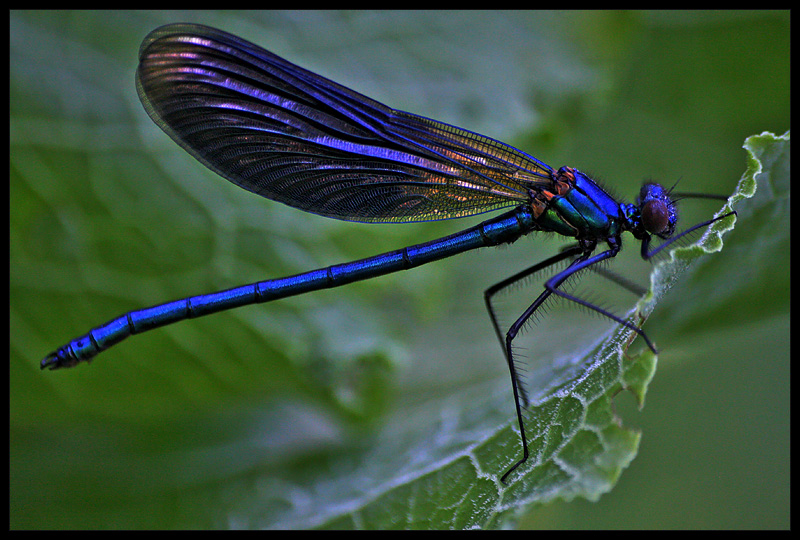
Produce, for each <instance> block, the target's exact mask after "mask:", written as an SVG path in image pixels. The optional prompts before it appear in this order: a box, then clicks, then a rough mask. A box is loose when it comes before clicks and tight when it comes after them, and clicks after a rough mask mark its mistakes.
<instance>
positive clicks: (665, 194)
mask: <svg viewBox="0 0 800 540" xmlns="http://www.w3.org/2000/svg"><path fill="white" fill-rule="evenodd" d="M636 206H637V207H638V208H639V211H640V213H641V223H642V227H643V228H644V230H645V231H647V232H648V233H650V234H655V235H656V236H658V237H660V238H669V237H670V236H672V233H674V232H675V225H676V224H677V223H678V208H677V207H676V206H675V202H674V201H673V200H672V199H671V198H670V192H669V191H667V190H666V189H664V187H663V186H661V185H660V184H655V183H646V184H644V185H642V189H641V191H640V192H639V198H638V199H637V200H636Z"/></svg>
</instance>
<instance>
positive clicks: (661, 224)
mask: <svg viewBox="0 0 800 540" xmlns="http://www.w3.org/2000/svg"><path fill="white" fill-rule="evenodd" d="M642 225H643V226H644V230H646V231H647V232H649V233H650V234H662V233H664V232H665V231H666V230H667V229H668V228H669V208H667V205H666V204H665V203H664V201H661V200H658V199H653V200H650V201H647V202H646V203H644V206H642Z"/></svg>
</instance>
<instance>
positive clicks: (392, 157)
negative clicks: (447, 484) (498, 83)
mask: <svg viewBox="0 0 800 540" xmlns="http://www.w3.org/2000/svg"><path fill="white" fill-rule="evenodd" d="M136 87H137V90H138V93H139V98H140V99H141V100H142V103H143V104H144V107H145V109H146V110H147V113H148V114H149V115H150V117H151V118H152V119H153V120H154V121H155V122H156V124H158V125H159V126H160V127H161V128H162V129H163V130H164V131H165V132H166V133H167V134H168V135H169V136H170V137H172V139H173V140H175V142H177V143H178V144H179V145H181V146H182V147H183V148H184V149H186V150H187V151H188V152H189V153H190V154H192V155H193V156H194V157H196V158H197V159H198V160H200V161H201V162H202V163H203V164H205V165H206V166H207V167H209V168H210V169H211V170H213V171H215V172H216V173H218V174H219V175H220V176H222V177H224V178H226V179H228V180H230V181H231V182H233V183H234V184H236V185H238V186H240V187H242V188H244V189H246V190H248V191H252V192H253V193H257V194H259V195H262V196H264V197H267V198H269V199H272V200H275V201H279V202H282V203H284V204H288V205H289V206H293V207H295V208H299V209H301V210H305V211H307V212H312V213H315V214H320V215H324V216H328V217H333V218H338V219H344V220H348V221H365V222H402V221H425V220H435V219H447V218H453V217H461V216H468V215H473V214H478V213H481V212H486V211H489V210H495V209H498V208H503V207H508V206H514V205H517V204H519V203H520V202H522V201H525V200H527V199H528V194H529V190H531V189H534V190H535V189H538V188H540V187H545V186H547V185H549V184H550V178H551V174H552V170H551V168H550V167H548V166H547V165H545V164H544V163H542V162H540V161H538V160H537V159H535V158H533V157H531V156H529V155H527V154H525V153H523V152H520V151H519V150H517V149H515V148H513V147H511V146H508V145H506V144H503V143H501V142H499V141H496V140H494V139H490V138H488V137H484V136H482V135H478V134H476V133H472V132H469V131H466V130H463V129H460V128H457V127H454V126H450V125H447V124H444V123H441V122H436V121H434V120H430V119H428V118H424V117H422V116H417V115H414V114H410V113H406V112H403V111H398V110H394V109H391V108H389V107H387V106H385V105H383V104H381V103H378V102H377V101H375V100H372V99H370V98H368V97H366V96H363V95H361V94H359V93H357V92H354V91H352V90H350V89H348V88H345V87H344V86H341V85H339V84H337V83H335V82H333V81H330V80H328V79H326V78H324V77H321V76H319V75H316V74H315V73H312V72H310V71H308V70H305V69H303V68H300V67H298V66H295V65H294V64H291V63H289V62H287V61H286V60H283V59H282V58H280V57H278V56H275V55H274V54H272V53H270V52H268V51H266V50H264V49H262V48H260V47H258V46H256V45H253V44H252V43H248V42H247V41H244V40H242V39H240V38H238V37H236V36H233V35H231V34H228V33H225V32H222V31H220V30H216V29H212V28H208V27H204V26H199V25H190V24H174V25H168V26H164V27H161V28H159V29H157V30H155V31H153V32H152V33H151V34H150V35H149V36H148V37H147V38H146V39H145V40H144V42H143V43H142V46H141V49H140V51H139V68H138V70H137V72H136Z"/></svg>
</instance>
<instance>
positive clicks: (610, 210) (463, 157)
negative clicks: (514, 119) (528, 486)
mask: <svg viewBox="0 0 800 540" xmlns="http://www.w3.org/2000/svg"><path fill="white" fill-rule="evenodd" d="M136 88H137V91H138V94H139V98H140V99H141V101H142V103H143V105H144V107H145V109H146V110H147V113H148V114H149V115H150V117H151V118H152V119H153V120H154V121H155V123H156V124H158V126H159V127H161V129H163V130H164V131H165V132H166V133H167V134H168V135H169V136H170V137H172V139H173V140H174V141H175V142H177V143H178V144H179V145H180V146H182V147H183V148H184V149H185V150H186V151H188V152H189V153H190V154H192V155H193V156H194V157H195V158H197V159H198V160H199V161H200V162H201V163H203V164H205V165H206V166H207V167H208V168H210V169H211V170H213V171H215V172H216V173H217V174H219V175H220V176H222V177H223V178H226V179H228V180H230V181H231V182H233V183H234V184H236V185H238V186H240V187H242V188H244V189H246V190H248V191H252V192H253V193H257V194H258V195H261V196H263V197H266V198H268V199H272V200H274V201H278V202H282V203H284V204H287V205H289V206H293V207H295V208H299V209H300V210H304V211H306V212H312V213H315V214H319V215H323V216H328V217H332V218H337V219H342V220H347V221H360V222H372V223H385V222H397V223H401V222H413V221H426V220H439V219H450V218H457V217H464V216H471V215H475V214H480V213H483V212H487V211H491V210H498V209H501V208H507V207H514V208H513V209H512V210H510V211H508V212H507V213H504V214H502V215H500V216H497V217H495V218H492V219H489V220H487V221H484V222H483V223H481V224H479V225H476V226H474V227H470V228H469V229H466V230H464V231H461V232H458V233H455V234H452V235H450V236H447V237H444V238H440V239H438V240H433V241H430V242H426V243H423V244H418V245H414V246H409V247H404V248H402V249H398V250H396V251H392V252H389V253H384V254H382V255H376V256H374V257H369V258H366V259H362V260H359V261H355V262H349V263H345V264H338V265H334V266H329V267H327V268H322V269H319V270H313V271H310V272H305V273H302V274H297V275H294V276H289V277H285V278H281V279H273V280H268V281H262V282H259V283H252V284H249V285H244V286H241V287H236V288H233V289H229V290H225V291H221V292H215V293H211V294H204V295H200V296H193V297H190V298H184V299H181V300H175V301H173V302H168V303H165V304H161V305H157V306H153V307H150V308H145V309H141V310H136V311H131V312H129V313H126V314H124V315H122V316H120V317H117V318H115V319H113V320H111V321H109V322H107V323H105V324H103V325H101V326H98V327H97V328H94V329H93V330H91V331H90V332H89V333H87V334H85V335H83V336H81V337H79V338H77V339H74V340H72V341H70V342H69V343H67V344H66V345H64V346H62V347H60V348H58V349H57V350H55V351H54V352H52V353H51V354H49V355H47V357H45V358H44V359H43V360H42V362H41V367H42V368H43V369H44V368H49V369H58V368H64V367H72V366H74V365H76V364H78V363H80V362H83V361H88V360H90V359H91V358H93V357H94V356H95V355H97V354H98V353H100V352H101V351H104V350H106V349H108V348H109V347H111V346H112V345H115V344H117V343H119V342H120V341H122V340H123V339H125V338H126V337H128V336H130V335H132V334H139V333H141V332H145V331H147V330H151V329H153V328H158V327H160V326H164V325H167V324H171V323H174V322H177V321H180V320H183V319H190V318H194V317H200V316H203V315H208V314H211V313H216V312H219V311H224V310H228V309H232V308H235V307H239V306H244V305H248V304H254V303H260V302H268V301H270V300H276V299H278V298H285V297H287V296H292V295H296V294H302V293H306V292H310V291H315V290H318V289H324V288H329V287H338V286H340V285H344V284H346V283H351V282H353V281H359V280H363V279H368V278H372V277H376V276H380V275H383V274H387V273H390V272H396V271H398V270H407V269H409V268H413V267H416V266H420V265H422V264H425V263H428V262H431V261H435V260H439V259H443V258H445V257H450V256H451V255H455V254H457V253H461V252H464V251H468V250H471V249H476V248H479V247H485V246H496V245H499V244H504V243H511V242H514V241H515V240H517V239H518V238H519V237H521V236H523V235H526V234H528V233H530V232H533V231H545V232H553V233H557V234H560V235H563V236H565V237H569V238H571V239H573V240H574V241H575V243H574V244H572V245H570V246H568V247H567V248H566V249H564V250H562V251H561V252H560V253H558V254H557V255H555V256H553V257H550V258H548V259H546V260H545V261H542V262H540V263H538V264H536V265H534V266H533V267H531V268H530V269H529V270H527V271H524V272H520V273H518V274H516V275H514V276H512V277H510V278H508V279H506V280H504V281H502V282H500V283H498V284H497V285H495V286H494V287H491V288H489V289H488V290H487V291H486V293H485V299H486V305H487V308H488V310H489V315H490V317H491V319H492V324H493V325H494V329H495V332H496V334H497V337H498V339H499V340H500V343H501V346H502V348H503V351H504V354H505V358H506V362H507V364H508V369H509V372H510V375H511V386H512V390H513V395H514V404H515V410H516V417H517V423H518V424H519V429H520V441H521V444H522V458H521V459H520V460H519V461H517V462H516V463H515V464H514V465H513V466H512V467H511V469H510V470H509V471H508V472H506V473H505V474H504V475H503V477H502V478H501V480H502V481H505V479H506V478H507V477H508V475H509V474H510V473H511V472H512V471H513V470H515V469H516V468H517V467H519V466H520V465H521V464H522V463H524V462H525V460H526V459H527V458H528V445H527V438H526V434H525V426H524V422H523V414H522V410H523V408H524V407H526V406H527V405H528V397H527V395H526V393H525V390H524V388H523V386H522V384H521V380H520V377H519V375H518V373H517V372H518V365H517V362H516V361H515V356H514V351H513V349H512V343H513V341H514V339H515V337H516V335H517V333H518V332H519V330H520V328H521V327H522V326H523V325H524V323H525V322H526V321H527V320H528V319H529V318H530V317H531V316H532V315H533V314H534V313H535V312H536V310H537V309H539V308H540V306H542V304H543V303H544V302H545V301H546V300H547V299H548V297H550V296H551V295H556V296H557V297H561V298H563V299H565V300H568V301H571V302H574V303H576V304H579V305H581V306H584V307H585V308H588V309H590V310H593V311H596V312H598V313H600V314H601V315H603V316H605V317H608V318H609V319H611V320H613V321H615V322H616V323H618V324H620V325H623V326H625V327H627V328H629V329H630V330H632V331H634V332H636V334H638V335H639V336H641V337H642V338H643V339H644V341H645V342H646V343H647V346H648V347H649V348H650V349H652V350H653V351H655V346H654V345H653V343H652V342H651V341H650V339H649V338H648V337H647V335H646V334H645V333H644V331H643V330H642V329H641V328H639V327H637V326H636V325H634V324H633V323H631V322H629V321H627V320H625V319H622V318H620V317H618V316H616V315H614V314H613V313H611V312H609V311H607V310H606V309H604V308H601V307H599V306H597V305H594V304H592V303H591V302H588V301H586V300H583V299H581V298H579V297H578V296H575V295H572V294H569V293H567V292H565V291H564V290H562V289H561V288H560V287H561V285H562V284H563V283H564V282H565V281H566V280H567V279H568V278H570V276H573V275H575V274H576V273H577V272H580V271H581V270H584V269H588V268H592V267H595V266H596V265H598V263H600V262H601V261H605V260H608V259H610V258H612V257H614V256H615V255H617V253H618V252H619V251H620V249H621V247H622V244H621V235H622V233H623V232H626V231H627V232H630V233H631V234H632V235H633V237H634V238H636V239H638V240H640V241H641V256H642V258H644V259H650V258H651V257H653V256H654V255H655V254H656V253H658V252H659V251H661V250H662V249H664V248H665V247H667V246H669V245H670V244H672V243H673V242H675V241H676V240H678V239H680V238H681V237H683V236H685V235H686V234H688V233H690V232H692V231H694V230H696V229H698V228H701V227H705V226H707V225H708V224H710V223H713V222H714V221H716V220H717V219H722V218H724V217H726V216H730V215H731V214H733V213H734V212H730V213H728V214H725V215H723V216H720V217H718V218H716V219H711V220H708V221H704V222H703V223H699V224H697V225H695V226H693V227H690V228H689V229H687V230H686V231H684V232H682V233H680V234H678V235H674V232H675V227H676V224H677V221H678V213H677V209H676V205H675V203H676V201H677V200H678V199H679V198H682V197H683V198H685V197H702V196H703V195H697V194H677V193H672V192H671V190H669V189H665V188H663V187H662V186H660V185H659V184H655V183H645V184H644V185H643V186H642V188H641V191H640V193H639V196H638V198H637V199H636V202H635V203H633V204H629V203H620V202H618V201H616V200H615V199H614V198H613V197H612V196H611V195H609V194H608V193H607V192H606V191H605V190H603V189H602V188H601V187H600V186H599V185H598V184H597V183H595V182H594V181H593V180H592V179H591V178H589V177H588V176H587V175H585V174H583V173H582V172H580V171H578V170H577V169H574V168H572V167H561V168H560V169H558V170H554V169H552V168H551V167H549V166H548V165H546V164H544V163H543V162H541V161H539V160H538V159H536V158H534V157H532V156H529V155H528V154H525V153H524V152H521V151H519V150H517V149H515V148H512V147H511V146H508V145H506V144H503V143H501V142H499V141H496V140H494V139H490V138H489V137H484V136H483V135H478V134H476V133H472V132H470V131H466V130H464V129H461V128H457V127H454V126H450V125H447V124H444V123H442V122H437V121H435V120H430V119H428V118H424V117H421V116H417V115H414V114H410V113H407V112H403V111H399V110H395V109H391V108H389V107H386V106H385V105H382V104H381V103H378V102H377V101H374V100H372V99H370V98H368V97H366V96H363V95H361V94H359V93H357V92H354V91H352V90H350V89H348V88H345V87H344V86H341V85H339V84H337V83H335V82H333V81H330V80H328V79H326V78H324V77H321V76H319V75H316V74H314V73H312V72H310V71H307V70H305V69H302V68H300V67H298V66H295V65H294V64H291V63H289V62H287V61H286V60H283V59H282V58H279V57H278V56H275V55H274V54H272V53H270V52H268V51H266V50H264V49H262V48H260V47H258V46H256V45H253V44H251V43H248V42H247V41H244V40H242V39H240V38H238V37H236V36H233V35H231V34H228V33H226V32H222V31H220V30H216V29H213V28H208V27H204V26H198V25H192V24H174V25H168V26H164V27H162V28H159V29H157V30H155V31H154V32H152V33H151V34H150V35H149V36H147V38H145V40H144V42H143V43H142V46H141V49H140V51H139V67H138V70H137V72H136ZM706 197H708V196H706ZM710 197H712V198H722V197H715V196H710ZM654 236H655V237H658V238H661V239H663V240H664V242H663V243H662V244H661V245H660V246H658V247H655V248H653V249H651V247H650V243H651V240H652V238H653V237H654ZM598 248H599V249H600V251H599V252H598V253H595V251H596V250H597V249H598ZM562 261H567V262H568V266H567V267H566V268H565V269H564V270H562V271H559V272H557V273H556V274H554V275H553V276H552V277H550V278H549V279H548V280H547V281H546V283H545V285H544V290H543V291H542V293H541V294H540V295H539V296H538V298H536V300H535V301H534V302H533V303H532V304H531V305H530V307H529V308H528V309H527V310H525V312H524V313H523V314H522V315H521V316H520V317H519V318H518V319H517V320H516V322H515V323H514V324H512V325H511V326H510V328H509V329H508V331H507V332H505V334H504V333H503V332H502V330H501V328H500V325H499V323H498V320H497V317H496V315H495V312H494V309H493V307H492V302H491V299H492V296H493V295H494V294H495V293H496V292H498V291H499V290H501V289H503V288H504V287H507V286H509V285H511V284H512V283H514V282H516V281H517V280H520V279H523V278H524V277H526V276H527V275H529V274H531V273H534V272H538V271H539V270H541V269H544V268H547V267H549V266H552V265H554V264H557V263H559V262H562Z"/></svg>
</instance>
